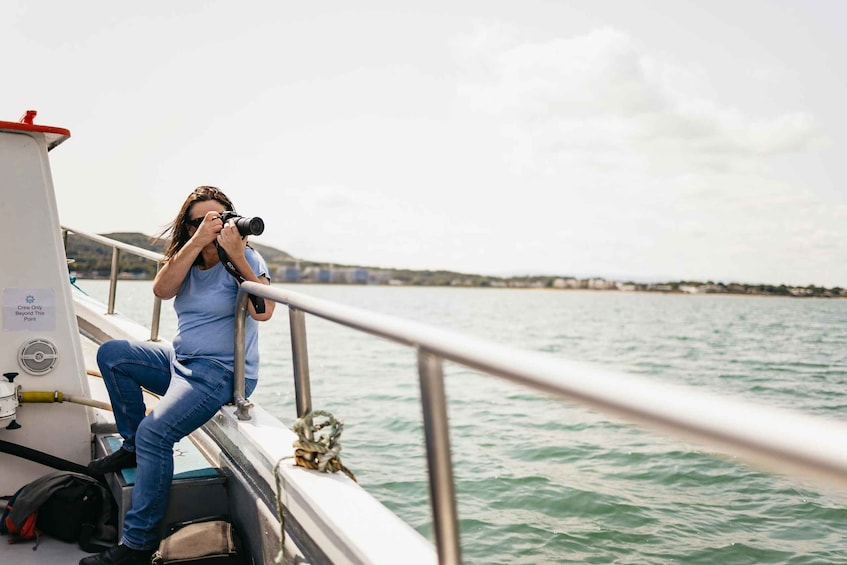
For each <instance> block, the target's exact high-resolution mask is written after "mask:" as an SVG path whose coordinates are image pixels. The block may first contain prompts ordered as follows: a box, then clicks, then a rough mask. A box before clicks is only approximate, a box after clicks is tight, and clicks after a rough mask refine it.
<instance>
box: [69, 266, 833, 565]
mask: <svg viewBox="0 0 847 565" xmlns="http://www.w3.org/2000/svg"><path fill="white" fill-rule="evenodd" d="M79 284H80V286H82V287H83V288H84V289H85V290H87V291H88V292H90V293H91V294H92V295H94V296H97V297H100V298H104V297H105V295H106V292H107V286H106V285H107V283H105V282H104V281H81V282H80V283H79ZM290 288H293V289H294V290H297V291H300V292H304V293H306V294H311V295H314V296H318V297H321V298H326V299H330V300H335V301H338V302H342V303H344V304H348V305H352V306H358V307H363V308H367V309H373V310H376V311H379V312H383V313H388V314H393V315H398V316H401V317H405V318H411V319H414V320H417V321H421V322H426V323H432V324H436V325H440V326H444V327H448V328H451V329H454V330H459V331H464V332H468V333H470V334H472V335H475V336H478V337H483V338H487V339H490V340H492V341H495V342H499V343H504V344H509V345H512V346H518V347H522V348H526V349H530V350H534V351H541V352H545V353H547V354H549V355H553V356H556V357H560V358H563V359H569V360H577V361H586V362H591V363H595V364H597V365H599V366H603V367H611V368H615V369H619V370H624V371H626V372H630V373H635V374H640V375H646V376H649V377H652V378H655V379H659V380H665V381H667V382H675V383H683V384H687V385H690V386H692V387H695V388H699V389H702V390H706V391H710V392H716V393H719V394H723V395H726V396H727V397H733V398H742V399H745V400H749V401H751V402H757V403H762V404H766V405H772V406H778V407H782V408H789V409H793V410H801V411H804V412H808V413H812V414H816V415H819V416H822V417H825V418H831V419H836V420H844V419H845V417H847V348H845V344H847V329H845V328H847V301H846V300H826V299H791V298H772V297H768V298H764V297H740V296H722V295H721V296H719V295H705V296H684V295H664V294H637V293H615V292H586V291H554V290H508V289H478V288H420V287H366V286H335V285H331V286H318V285H302V286H292V287H290ZM150 304H152V296H151V294H150V283H149V282H129V281H126V282H121V284H120V285H119V287H118V310H120V311H124V312H126V313H128V314H130V315H133V316H140V319H141V320H147V319H149V308H150ZM166 310H167V303H166ZM285 314H286V312H285V310H282V309H280V310H278V312H277V314H276V315H275V316H274V319H273V320H271V321H270V322H268V323H267V324H264V325H263V328H262V333H261V338H260V348H261V352H262V360H263V370H262V373H261V378H260V384H259V387H258V389H257V390H256V392H255V393H254V396H253V398H254V399H255V400H257V401H258V402H259V403H261V404H262V405H263V406H264V407H265V408H267V409H270V410H271V411H272V412H274V413H275V414H276V415H277V416H279V417H280V418H281V419H283V420H284V421H287V422H291V421H292V420H293V418H294V397H293V384H292V383H293V377H292V369H291V353H290V345H289V334H288V331H289V330H288V320H287V316H286V315H285ZM173 328H174V320H173V314H172V312H170V311H166V313H165V318H164V320H163V323H162V331H161V333H162V336H163V337H170V336H171V335H172V333H173ZM307 328H308V330H309V334H308V335H309V344H308V346H309V356H310V358H309V360H310V369H311V377H312V396H313V406H314V408H316V409H323V410H328V411H330V412H332V413H333V414H334V415H335V416H336V417H338V418H340V419H342V420H344V422H345V430H344V435H343V437H342V444H343V452H342V460H343V462H344V464H345V465H346V466H347V467H349V468H350V469H351V470H353V471H354V472H355V473H356V475H357V478H358V479H359V482H360V483H361V484H362V485H363V486H364V487H365V488H366V489H367V490H368V491H370V492H371V493H372V494H374V495H375V496H376V497H377V498H378V499H379V500H381V501H382V502H383V503H384V504H385V505H386V506H388V507H389V508H391V509H392V510H393V511H395V512H396V513H397V514H399V515H400V516H401V517H402V518H403V519H404V520H406V521H407V522H408V523H410V524H411V525H412V526H413V527H415V528H416V529H418V530H419V531H420V532H422V533H423V534H424V535H426V536H429V537H431V536H432V528H431V517H430V512H429V505H428V492H427V488H428V487H427V478H426V464H425V460H424V448H423V431H422V422H421V409H420V400H419V388H418V381H417V373H416V358H415V354H414V352H413V351H411V350H409V349H406V348H403V347H401V346H398V345H395V344H391V343H389V342H385V341H382V340H379V339H377V338H372V337H369V336H365V335H362V334H358V333H355V332H353V331H352V330H347V329H344V328H340V327H338V326H334V325H332V324H330V323H329V322H325V321H322V320H318V319H315V318H311V317H309V318H307ZM445 374H446V388H447V395H448V399H449V401H450V408H449V417H450V422H451V444H452V450H453V458H454V464H455V470H454V473H455V477H456V482H457V494H458V499H459V500H458V503H459V505H458V506H459V519H460V528H461V542H462V556H463V560H464V562H465V563H527V564H530V563H531V564H535V563H656V564H672V563H686V564H687V563H692V564H696V563H703V564H706V563H708V564H711V563H719V564H725V563H726V564H730V563H739V564H741V563H792V564H801V563H802V564H813V563H847V535H845V532H844V530H845V525H846V524H847V493H844V492H839V491H833V490H829V489H826V488H824V487H822V486H820V485H813V484H811V483H807V482H804V481H801V480H797V479H793V478H789V477H783V476H775V475H770V474H767V473H764V472H761V471H759V470H756V469H753V468H751V467H748V466H746V465H744V464H742V463H740V462H738V461H736V460H734V459H733V458H732V457H729V456H727V455H724V454H721V453H718V452H714V451H712V450H710V449H709V448H707V447H704V446H701V445H693V444H690V443H687V442H683V441H679V440H675V439H673V438H668V437H666V436H663V435H659V434H657V433H654V432H651V431H645V430H642V429H640V428H636V427H633V426H630V425H628V424H626V423H625V422H622V421H620V420H616V419H613V418H610V417H607V416H605V415H603V414H598V413H595V412H592V411H589V410H586V409H584V408H582V407H579V406H573V405H570V404H566V403H562V402H560V401H558V400H554V399H551V398H546V397H544V396H541V395H539V394H536V393H533V392H531V391H528V390H526V389H522V388H520V387H518V386H516V385H512V384H509V383H506V382H503V381H500V380H498V379H494V378H490V377H483V376H481V375H479V374H477V373H475V372H473V371H470V370H467V369H464V368H462V367H459V366H456V365H451V364H449V363H448V364H447V365H446V367H445ZM845 447H847V446H832V448H833V449H843V448H845Z"/></svg>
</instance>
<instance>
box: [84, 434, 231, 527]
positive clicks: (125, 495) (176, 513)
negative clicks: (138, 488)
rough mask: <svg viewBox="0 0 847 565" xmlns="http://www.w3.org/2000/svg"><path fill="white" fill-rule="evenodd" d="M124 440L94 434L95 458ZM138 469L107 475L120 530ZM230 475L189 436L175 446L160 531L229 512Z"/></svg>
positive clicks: (116, 436) (108, 451)
mask: <svg viewBox="0 0 847 565" xmlns="http://www.w3.org/2000/svg"><path fill="white" fill-rule="evenodd" d="M122 443H123V440H122V439H121V437H120V436H119V435H117V434H96V435H95V436H94V457H103V456H105V455H109V454H110V453H112V452H114V451H117V450H118V449H119V448H120V447H121V444H122ZM135 471H136V469H135V468H134V467H133V468H130V469H123V470H121V471H117V472H115V473H108V474H107V475H106V477H105V478H106V483H107V484H108V486H109V489H110V490H111V492H112V496H114V498H115V502H117V504H118V532H119V533H120V532H121V531H123V525H124V515H125V514H126V512H127V510H129V508H130V507H131V506H132V487H133V485H134V484H135ZM226 483H227V477H226V475H225V474H224V472H223V471H221V470H220V469H217V468H214V467H210V466H209V462H208V461H207V460H206V458H205V457H204V456H203V454H202V453H200V451H199V450H198V449H197V447H196V446H195V445H194V444H193V443H192V442H191V440H190V439H189V438H187V437H185V438H183V439H181V440H180V441H179V442H177V444H176V445H175V446H174V480H173V483H172V484H171V494H170V500H169V501H168V509H167V511H166V513H165V519H164V520H162V524H161V527H160V534H162V535H164V533H165V530H166V529H167V527H168V526H169V525H170V524H173V523H175V522H183V521H186V520H196V519H198V518H204V517H208V516H218V515H228V514H229V501H228V496H227V488H226Z"/></svg>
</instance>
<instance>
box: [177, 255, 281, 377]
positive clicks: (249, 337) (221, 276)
mask: <svg viewBox="0 0 847 565" xmlns="http://www.w3.org/2000/svg"><path fill="white" fill-rule="evenodd" d="M244 256H245V257H246V259H247V262H248V263H249V264H250V267H252V268H253V272H254V273H256V276H259V277H261V276H264V277H267V278H268V279H270V277H269V276H268V266H267V264H265V260H264V259H263V258H262V256H261V255H259V253H257V252H256V251H255V250H254V249H251V248H249V247H248V248H247V249H245V251H244ZM237 294H238V281H236V280H235V277H233V276H232V275H230V274H229V273H228V272H227V270H226V269H225V268H224V266H223V263H217V264H216V265H215V266H214V267H212V268H211V269H206V270H205V271H203V270H200V268H199V267H198V266H196V265H195V266H192V267H191V269H190V270H189V271H188V275H187V276H186V277H185V281H183V283H182V288H180V290H179V293H177V295H176V298H175V299H174V310H175V311H176V315H177V330H176V336H175V337H174V339H173V346H174V351H175V353H176V358H177V359H179V360H182V359H188V358H192V357H203V358H206V359H212V360H214V361H217V362H219V363H221V364H223V365H224V366H226V367H227V368H228V369H229V370H230V371H233V370H234V369H233V366H234V362H235V353H234V352H235V299H236V296H237ZM245 341H246V355H245V361H246V363H245V368H244V375H245V377H246V378H248V379H256V378H258V377H259V323H258V322H257V321H256V320H254V319H253V318H251V317H250V316H249V315H248V316H247V324H246V327H245Z"/></svg>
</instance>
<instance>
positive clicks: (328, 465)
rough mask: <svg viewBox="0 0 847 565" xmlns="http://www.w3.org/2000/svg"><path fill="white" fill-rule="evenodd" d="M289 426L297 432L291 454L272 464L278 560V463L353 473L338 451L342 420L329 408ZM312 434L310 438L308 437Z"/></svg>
mask: <svg viewBox="0 0 847 565" xmlns="http://www.w3.org/2000/svg"><path fill="white" fill-rule="evenodd" d="M315 418H324V420H323V421H320V422H318V423H317V424H316V423H315ZM291 430H292V431H293V432H294V433H296V434H297V439H296V440H295V441H294V455H293V456H288V457H283V458H282V459H280V460H279V461H277V462H276V465H275V466H274V477H275V479H276V513H277V517H278V518H279V553H278V554H277V556H276V558H275V559H274V561H275V562H276V563H279V564H281V563H282V562H283V557H284V555H285V517H284V516H283V508H284V507H283V504H282V478H281V477H280V474H279V469H280V465H282V462H283V461H285V460H286V459H292V458H293V459H294V464H295V465H299V466H300V467H306V468H307V469H314V470H316V471H320V472H322V473H337V472H338V471H341V472H342V473H344V474H345V475H347V476H348V477H350V479H352V480H353V482H358V481H356V477H355V476H353V473H352V472H351V471H350V469H348V468H347V467H345V466H344V465H342V463H341V458H340V456H339V455H338V454H339V453H340V452H341V444H340V443H339V438H340V437H341V432H342V431H343V430H344V423H343V422H342V421H340V420H336V419H335V417H334V416H333V415H332V414H330V413H329V412H324V411H322V410H314V411H312V412H309V413H308V414H306V415H305V416H303V417H302V418H298V419H297V421H296V422H294V425H293V426H292V427H291ZM310 438H311V439H310Z"/></svg>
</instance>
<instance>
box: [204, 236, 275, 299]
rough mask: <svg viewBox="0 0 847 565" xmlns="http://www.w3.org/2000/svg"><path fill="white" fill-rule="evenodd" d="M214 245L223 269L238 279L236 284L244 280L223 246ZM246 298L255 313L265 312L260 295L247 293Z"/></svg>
mask: <svg viewBox="0 0 847 565" xmlns="http://www.w3.org/2000/svg"><path fill="white" fill-rule="evenodd" d="M215 246H216V247H217V248H218V257H219V258H220V260H221V263H223V265H224V269H226V272H228V273H229V274H230V275H232V276H233V277H235V280H237V281H238V284H241V283H243V282H244V277H242V276H241V273H239V272H238V269H236V268H235V265H233V264H232V261H230V260H229V255H227V254H226V251H224V248H223V247H221V246H220V245H218V244H217V243H215ZM248 298H250V302H252V303H253V308H254V309H255V310H256V313H257V314H264V313H265V299H264V298H262V297H261V296H255V295H253V294H249V295H248Z"/></svg>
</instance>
